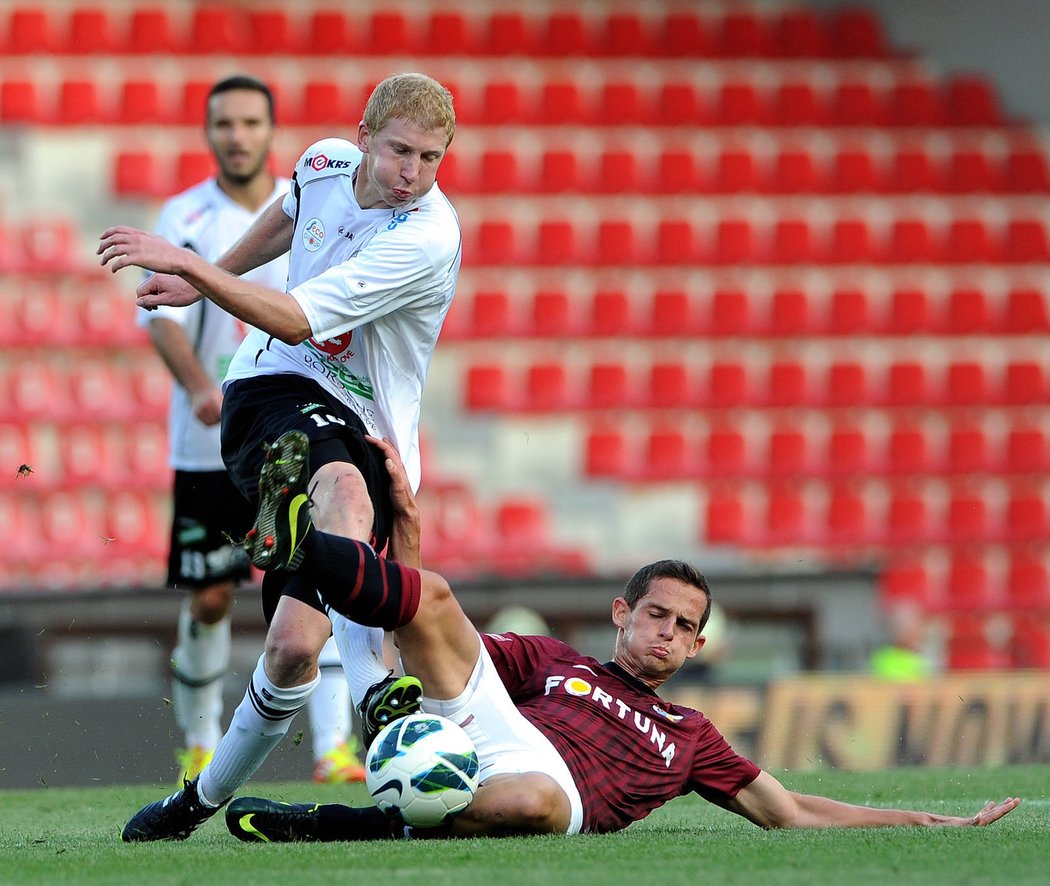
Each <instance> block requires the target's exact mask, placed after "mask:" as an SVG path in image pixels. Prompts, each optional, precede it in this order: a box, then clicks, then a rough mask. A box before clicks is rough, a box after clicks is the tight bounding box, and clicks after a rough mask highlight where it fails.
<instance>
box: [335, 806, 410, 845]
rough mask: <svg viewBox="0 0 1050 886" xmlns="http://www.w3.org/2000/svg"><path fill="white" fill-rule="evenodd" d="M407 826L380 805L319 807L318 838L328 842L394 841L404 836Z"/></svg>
mask: <svg viewBox="0 0 1050 886" xmlns="http://www.w3.org/2000/svg"><path fill="white" fill-rule="evenodd" d="M404 830H405V828H404V825H402V824H401V823H400V821H399V820H398V819H396V818H391V817H390V816H389V815H387V814H386V813H385V812H383V810H382V809H380V808H379V807H378V806H367V807H361V808H356V807H353V806H344V805H343V804H342V803H326V804H324V805H323V806H319V807H318V808H317V839H318V840H320V841H322V842H325V843H336V842H341V841H345V840H392V839H395V838H398V837H402V836H403V835H404Z"/></svg>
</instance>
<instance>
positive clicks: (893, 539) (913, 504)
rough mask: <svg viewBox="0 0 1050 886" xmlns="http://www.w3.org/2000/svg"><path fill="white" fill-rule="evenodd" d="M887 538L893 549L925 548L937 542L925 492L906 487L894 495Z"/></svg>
mask: <svg viewBox="0 0 1050 886" xmlns="http://www.w3.org/2000/svg"><path fill="white" fill-rule="evenodd" d="M883 537H884V539H885V542H886V544H888V545H890V546H897V545H905V544H906V545H921V544H924V543H929V542H931V541H935V540H937V531H936V527H935V525H934V521H933V516H932V514H931V513H930V506H929V503H928V502H927V500H926V497H925V495H924V494H923V493H922V491H921V489H915V488H911V487H907V486H904V487H896V488H894V489H892V490H891V491H890V497H889V501H888V502H887V506H886V515H885V520H884V523H883Z"/></svg>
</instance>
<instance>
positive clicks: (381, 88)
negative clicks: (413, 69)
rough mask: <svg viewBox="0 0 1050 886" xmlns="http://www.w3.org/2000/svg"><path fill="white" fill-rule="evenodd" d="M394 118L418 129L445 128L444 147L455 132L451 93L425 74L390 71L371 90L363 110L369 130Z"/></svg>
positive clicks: (375, 130) (378, 127)
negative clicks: (390, 72) (387, 75)
mask: <svg viewBox="0 0 1050 886" xmlns="http://www.w3.org/2000/svg"><path fill="white" fill-rule="evenodd" d="M395 118H397V119H401V120H406V121H408V122H409V123H411V124H413V125H414V126H418V127H419V128H420V129H443V130H445V135H446V136H447V139H446V141H445V146H446V147H448V145H449V144H450V143H451V142H452V136H454V135H455V134H456V111H455V109H454V108H453V107H452V93H451V92H449V91H448V90H447V89H446V88H445V87H444V86H442V85H441V84H440V83H438V82H437V80H435V79H434V78H433V77H428V76H427V75H426V74H416V73H404V74H392V75H391V76H389V77H387V78H386V79H385V80H383V81H382V82H380V83H379V85H378V86H376V88H375V89H373V90H372V94H371V95H370V96H369V97H368V101H367V103H366V104H365V113H364V123H365V126H367V127H368V131H369V132H371V133H373V134H374V133H377V132H379V130H380V129H382V128H383V127H384V126H386V124H387V123H389V122H390V121H391V120H393V119H395Z"/></svg>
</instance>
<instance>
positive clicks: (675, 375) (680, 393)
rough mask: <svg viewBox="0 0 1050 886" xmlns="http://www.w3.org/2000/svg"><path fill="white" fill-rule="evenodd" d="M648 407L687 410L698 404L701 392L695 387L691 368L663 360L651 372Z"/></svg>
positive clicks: (654, 365) (681, 363)
mask: <svg viewBox="0 0 1050 886" xmlns="http://www.w3.org/2000/svg"><path fill="white" fill-rule="evenodd" d="M648 385H649V386H648V393H647V396H646V405H647V406H649V407H650V408H654V409H687V408H690V407H693V406H695V405H696V404H697V402H698V401H699V399H700V396H699V391H697V390H696V389H695V387H694V380H693V374H692V372H691V371H690V367H689V366H688V365H686V364H685V363H683V362H680V361H678V362H672V361H669V360H661V361H659V362H656V363H653V365H652V366H651V367H650V370H649V382H648Z"/></svg>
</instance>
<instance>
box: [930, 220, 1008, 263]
mask: <svg viewBox="0 0 1050 886" xmlns="http://www.w3.org/2000/svg"><path fill="white" fill-rule="evenodd" d="M941 258H942V259H943V260H944V261H947V262H956V263H960V264H975V263H991V262H997V261H998V260H999V250H998V248H997V246H996V244H995V243H994V242H993V238H992V235H991V234H990V232H989V231H988V227H987V225H986V224H985V223H984V221H983V220H982V219H979V218H956V219H953V220H952V221H951V222H950V223H949V225H948V231H947V235H946V237H945V243H944V247H943V249H942V250H941Z"/></svg>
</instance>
